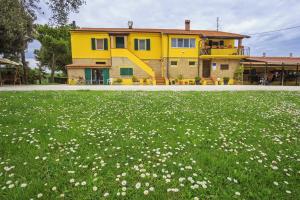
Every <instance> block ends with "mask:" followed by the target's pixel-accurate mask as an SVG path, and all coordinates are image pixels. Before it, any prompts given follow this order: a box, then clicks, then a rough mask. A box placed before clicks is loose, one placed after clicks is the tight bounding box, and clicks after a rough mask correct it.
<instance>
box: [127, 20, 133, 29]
mask: <svg viewBox="0 0 300 200" xmlns="http://www.w3.org/2000/svg"><path fill="white" fill-rule="evenodd" d="M132 27H133V21H128V28H129V29H132Z"/></svg>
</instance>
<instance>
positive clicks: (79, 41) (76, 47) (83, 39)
mask: <svg viewBox="0 0 300 200" xmlns="http://www.w3.org/2000/svg"><path fill="white" fill-rule="evenodd" d="M92 38H96V39H98V38H99V39H102V38H107V39H108V50H92V42H91V39H92ZM71 47H72V48H71V49H72V58H73V59H75V58H102V59H107V58H110V50H109V49H110V48H109V47H110V40H109V35H108V33H98V32H95V33H93V32H80V33H79V32H71Z"/></svg>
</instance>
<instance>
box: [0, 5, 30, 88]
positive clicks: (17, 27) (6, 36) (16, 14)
mask: <svg viewBox="0 0 300 200" xmlns="http://www.w3.org/2000/svg"><path fill="white" fill-rule="evenodd" d="M0 5H1V6H0V13H1V15H2V16H1V17H0V54H3V55H4V57H8V58H11V59H13V60H16V61H17V60H21V61H22V63H23V74H24V76H23V82H24V83H27V77H28V74H27V72H28V67H27V62H26V60H25V50H26V48H27V44H28V42H30V41H31V40H32V34H33V21H34V16H33V15H32V14H31V13H30V12H28V11H27V10H26V9H25V7H24V5H23V4H22V1H19V0H0Z"/></svg>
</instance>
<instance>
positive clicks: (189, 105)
mask: <svg viewBox="0 0 300 200" xmlns="http://www.w3.org/2000/svg"><path fill="white" fill-rule="evenodd" d="M299 139H300V93H297V92H92V91H76V92H74V91H72V92H71V91H69V92H7V93H3V92H2V93H0V199H1V200H4V199H9V200H13V199H18V200H19V199H30V198H33V199H38V198H39V199H61V198H64V199H80V200H83V199H103V198H106V199H117V198H118V199H144V198H147V199H198V198H199V199H274V200H275V199H299V196H300V144H299Z"/></svg>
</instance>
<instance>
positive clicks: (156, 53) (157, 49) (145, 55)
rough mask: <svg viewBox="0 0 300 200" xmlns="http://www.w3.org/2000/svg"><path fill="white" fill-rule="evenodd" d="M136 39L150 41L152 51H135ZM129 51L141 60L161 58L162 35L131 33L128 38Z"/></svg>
mask: <svg viewBox="0 0 300 200" xmlns="http://www.w3.org/2000/svg"><path fill="white" fill-rule="evenodd" d="M134 39H150V46H151V48H150V50H149V51H147V50H139V51H136V50H134ZM127 44H128V46H127V47H128V49H129V50H130V51H131V52H132V53H134V54H135V55H136V56H137V57H139V58H140V59H160V58H161V54H162V53H161V52H162V51H161V50H162V48H161V35H160V34H159V33H131V34H129V36H128V41H127Z"/></svg>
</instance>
